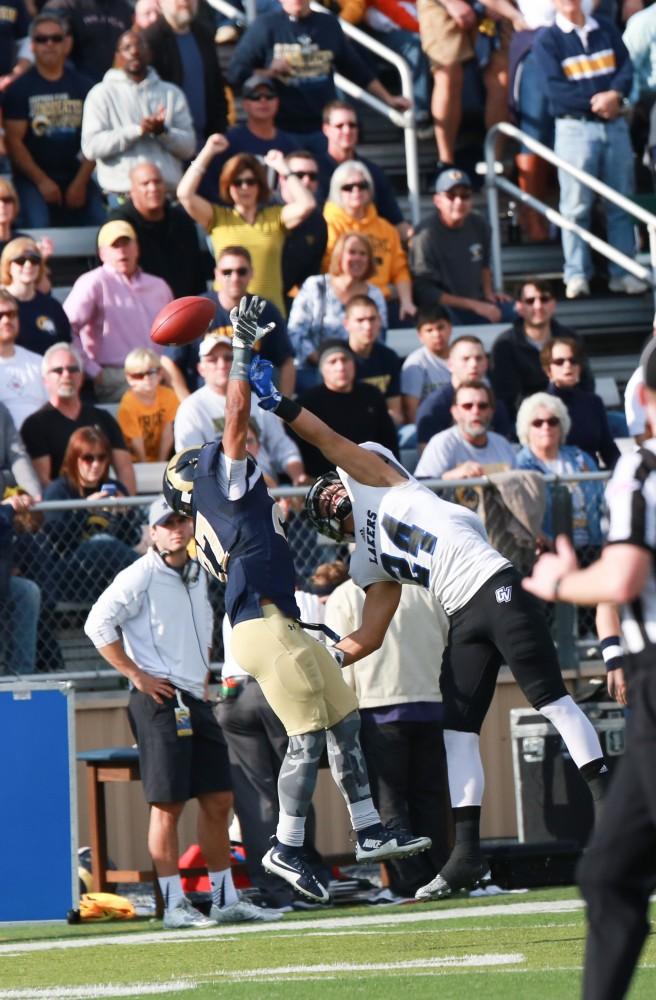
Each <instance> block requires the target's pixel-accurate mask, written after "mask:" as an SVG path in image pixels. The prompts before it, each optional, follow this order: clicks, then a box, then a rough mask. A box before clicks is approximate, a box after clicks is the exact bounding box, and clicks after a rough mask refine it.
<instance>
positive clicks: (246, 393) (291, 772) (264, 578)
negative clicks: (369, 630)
mask: <svg viewBox="0 0 656 1000" xmlns="http://www.w3.org/2000/svg"><path fill="white" fill-rule="evenodd" d="M262 306H263V303H262V301H258V299H257V298H254V299H252V300H251V302H250V304H247V300H246V299H245V298H243V299H242V301H241V303H240V306H239V309H237V308H235V309H234V310H233V312H232V314H231V321H232V323H233V326H234V328H235V336H234V337H233V364H232V369H231V372H230V380H229V383H228V391H227V398H226V419H225V426H224V429H223V436H222V438H221V440H220V441H217V442H213V443H211V444H206V445H204V446H203V447H194V448H187V449H186V450H185V451H182V452H179V453H178V454H177V455H175V456H174V457H173V458H172V459H171V461H170V462H169V464H168V466H167V469H166V473H165V476H164V493H165V496H166V498H167V500H168V502H169V504H170V506H171V507H172V508H173V509H174V510H176V511H177V512H178V513H183V514H186V515H187V516H190V517H193V518H194V533H195V539H196V546H197V557H198V561H199V562H200V563H201V565H202V566H203V567H204V568H205V569H206V570H207V571H208V572H209V573H211V574H212V575H213V576H215V577H216V578H217V579H219V580H223V581H225V582H226V610H227V614H228V617H229V620H230V624H231V625H232V628H233V632H232V653H233V655H234V657H235V659H236V660H237V662H238V663H239V664H240V665H241V666H243V668H244V669H245V670H246V671H247V672H248V673H249V674H250V675H251V676H252V677H254V678H255V679H256V680H257V681H258V682H259V684H260V686H261V688H262V692H263V694H264V696H265V698H266V699H267V701H268V703H269V705H270V706H271V708H272V709H273V711H274V712H275V713H276V715H278V716H279V718H280V719H281V721H282V723H283V725H284V726H285V729H286V731H287V734H288V736H289V746H288V749H287V753H286V756H285V760H284V762H283V765H282V768H281V770H280V776H279V781H278V796H279V806H280V812H279V819H278V827H277V831H276V838H275V843H274V844H273V846H272V847H271V849H270V850H269V851H268V852H267V853H266V854H265V856H264V858H263V859H262V864H263V865H264V867H265V869H266V870H267V871H270V872H271V873H272V874H276V875H278V876H280V877H281V878H283V879H285V880H286V881H287V882H289V883H290V884H291V885H292V886H293V887H294V888H295V889H296V890H297V891H298V892H300V893H301V894H302V895H304V896H306V897H307V898H309V899H311V900H313V901H315V902H317V901H318V902H327V901H328V892H327V891H326V888H325V887H324V885H323V884H322V883H321V882H320V881H319V879H318V878H317V877H316V875H315V874H314V872H313V871H312V868H311V867H310V865H309V864H308V862H307V860H306V857H305V856H304V852H303V842H304V830H305V818H306V815H307V812H308V809H309V806H310V801H311V798H312V793H313V791H314V788H315V785H316V780H317V774H318V768H319V760H320V757H321V754H322V752H323V749H324V747H325V746H326V745H327V749H328V761H329V765H330V769H331V773H332V775H333V777H334V779H335V781H336V783H337V784H338V786H339V787H340V789H341V791H342V794H343V795H344V798H345V799H346V804H347V807H348V810H349V814H350V817H351V822H352V823H353V827H354V829H355V831H356V834H357V843H356V850H355V854H356V858H357V859H358V860H360V861H361V860H365V859H368V860H382V859H384V858H392V857H395V858H402V857H407V856H408V855H411V854H416V853H418V852H419V851H423V850H426V849H428V848H429V847H430V846H431V841H430V839H429V838H428V837H412V836H411V835H409V834H406V833H403V832H398V831H396V832H392V831H389V830H387V829H386V828H385V827H384V826H383V825H382V824H381V822H380V816H379V814H378V812H377V810H376V809H375V807H374V804H373V801H372V799H371V793H370V790H369V780H368V776H367V769H366V765H365V762H364V757H363V754H362V750H361V748H360V740H359V728H360V717H359V714H358V711H357V701H356V698H355V695H354V693H353V691H352V690H351V689H350V688H349V687H348V685H347V684H346V683H345V681H344V679H343V677H342V674H341V672H340V665H341V662H342V660H343V655H344V654H343V653H341V651H339V650H335V651H334V653H333V654H331V652H329V651H328V649H327V648H326V647H325V646H324V645H322V644H321V643H319V642H318V641H317V640H316V639H314V638H312V637H310V636H309V635H308V634H307V633H306V632H305V631H304V630H303V627H302V625H301V624H300V623H299V617H300V612H299V609H298V606H297V604H296V599H295V597H294V581H295V572H294V564H293V561H292V556H291V552H290V550H289V546H288V544H287V539H286V536H285V530H284V526H283V521H282V517H281V514H280V510H279V508H278V505H277V504H276V502H275V500H274V499H273V498H272V497H271V496H270V494H269V492H268V490H267V488H266V486H265V484H264V480H263V478H262V473H261V471H260V470H259V468H258V467H257V464H256V463H255V461H254V460H253V459H252V458H251V457H250V456H249V455H248V454H247V452H246V436H247V432H248V422H249V419H250V414H251V388H250V384H249V366H250V363H251V360H252V354H253V352H252V346H253V344H254V343H255V341H256V340H257V339H259V338H260V337H261V336H263V335H264V333H266V332H267V330H268V329H269V328H268V327H266V328H264V330H262V329H261V328H259V327H258V326H257V319H258V318H259V316H260V315H261V312H262ZM290 405H291V406H293V405H294V404H290Z"/></svg>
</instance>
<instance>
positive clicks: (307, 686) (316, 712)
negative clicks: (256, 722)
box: [232, 604, 358, 736]
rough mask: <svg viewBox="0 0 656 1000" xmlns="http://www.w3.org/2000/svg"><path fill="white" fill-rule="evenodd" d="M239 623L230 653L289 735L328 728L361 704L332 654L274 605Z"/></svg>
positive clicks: (235, 629) (233, 636)
mask: <svg viewBox="0 0 656 1000" xmlns="http://www.w3.org/2000/svg"><path fill="white" fill-rule="evenodd" d="M262 615H263V617H262V618H252V619H251V620H250V621H247V622H240V623H239V624H238V625H236V626H235V628H234V630H233V632H232V655H233V656H234V658H235V660H236V661H237V663H238V664H239V665H240V666H241V667H243V668H244V670H246V671H247V672H248V673H249V674H250V675H251V677H254V678H255V680H256V681H257V682H258V684H259V685H260V687H261V688H262V693H263V694H264V697H265V698H266V700H267V702H268V703H269V705H270V706H271V708H272V709H273V711H274V712H275V713H276V715H277V716H278V718H279V719H280V721H281V722H282V724H283V726H284V727H285V730H286V731H287V735H288V736H298V735H299V734H300V733H312V732H317V731H318V730H319V729H330V728H331V727H332V726H334V725H335V724H336V723H338V722H340V721H341V719H343V718H345V716H347V715H349V714H350V713H351V712H353V711H355V710H356V709H357V707H358V701H357V698H356V697H355V694H354V692H353V691H352V690H351V688H350V687H349V686H348V685H347V684H346V682H345V680H344V678H343V677H342V672H341V670H340V668H339V667H338V666H337V664H336V662H335V660H334V659H333V658H332V656H331V655H330V653H329V652H328V650H327V649H326V648H325V647H324V646H322V645H321V643H320V642H317V640H316V639H313V638H312V636H309V635H308V634H307V632H305V631H304V630H303V629H302V628H301V626H300V625H299V623H298V622H295V621H294V620H293V619H291V618H287V616H286V615H283V614H282V612H280V611H279V610H278V608H276V607H275V605H273V604H267V605H265V606H264V607H263V608H262Z"/></svg>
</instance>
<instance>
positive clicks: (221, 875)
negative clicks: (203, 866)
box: [207, 868, 239, 910]
mask: <svg viewBox="0 0 656 1000" xmlns="http://www.w3.org/2000/svg"><path fill="white" fill-rule="evenodd" d="M207 874H208V875H209V877H210V885H211V886H212V902H213V903H214V905H215V906H218V908H219V909H220V910H222V909H223V907H224V906H232V904H233V903H237V902H238V901H239V896H238V895H237V890H236V889H235V883H234V882H233V881H232V872H231V870H230V869H229V868H224V870H223V871H221V872H209V871H208V873H207Z"/></svg>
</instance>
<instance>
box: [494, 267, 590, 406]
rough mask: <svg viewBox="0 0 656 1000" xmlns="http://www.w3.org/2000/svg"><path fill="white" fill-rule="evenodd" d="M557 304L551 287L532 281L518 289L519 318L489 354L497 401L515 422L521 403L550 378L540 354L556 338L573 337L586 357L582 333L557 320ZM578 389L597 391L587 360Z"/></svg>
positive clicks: (542, 387) (541, 390)
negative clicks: (501, 401)
mask: <svg viewBox="0 0 656 1000" xmlns="http://www.w3.org/2000/svg"><path fill="white" fill-rule="evenodd" d="M556 308H557V303H556V298H555V296H554V294H553V290H552V288H551V284H550V283H549V282H548V281H540V280H539V279H533V278H531V279H530V280H528V281H525V282H524V284H523V285H522V286H521V288H520V290H519V296H518V298H517V301H516V302H515V311H516V313H517V317H516V319H515V322H514V323H513V326H512V328H511V329H510V330H506V331H505V332H504V333H502V334H500V335H499V336H498V337H497V338H496V340H495V341H494V344H493V345H492V351H491V354H490V361H491V365H490V368H491V371H490V379H491V382H492V385H493V387H494V391H495V393H496V396H497V399H500V400H503V402H504V403H505V404H506V407H507V409H508V412H509V413H510V415H511V417H512V419H513V421H514V420H515V418H516V415H517V409H518V407H519V404H520V403H521V401H522V400H523V399H526V397H527V396H531V395H532V394H533V393H534V392H543V391H545V390H546V388H547V384H548V382H549V378H548V376H547V374H546V373H545V371H544V369H543V367H542V362H541V360H540V351H541V350H542V348H543V347H544V346H545V344H546V343H547V342H548V341H549V340H552V339H553V338H555V337H571V338H572V339H573V340H574V341H575V342H576V343H577V344H578V345H579V349H580V352H581V356H582V357H583V341H582V339H581V337H580V336H579V334H577V333H575V332H574V330H571V329H570V328H569V327H567V326H564V325H563V324H562V323H559V322H558V320H557V319H556V318H555V313H556ZM579 387H580V388H581V389H584V390H585V391H586V392H592V391H593V390H594V378H593V377H592V372H591V371H590V367H589V365H588V363H587V361H584V363H583V365H582V368H581V376H580V380H579Z"/></svg>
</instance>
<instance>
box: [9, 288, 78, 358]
mask: <svg viewBox="0 0 656 1000" xmlns="http://www.w3.org/2000/svg"><path fill="white" fill-rule="evenodd" d="M18 316H19V320H20V330H19V334H18V337H17V339H16V343H17V344H19V345H20V346H21V347H24V348H25V349H26V350H28V351H34V353H35V354H45V353H46V351H47V350H48V348H49V347H52V345H53V344H59V343H60V342H62V341H65V342H66V343H70V340H71V324H70V323H69V320H68V316H67V315H66V313H65V312H64V309H63V306H62V305H61V304H60V303H59V302H58V301H57V299H55V298H53V296H52V295H46V294H45V293H44V292H37V293H36V295H35V296H34V298H33V299H31V300H30V301H29V302H19V303H18Z"/></svg>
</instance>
